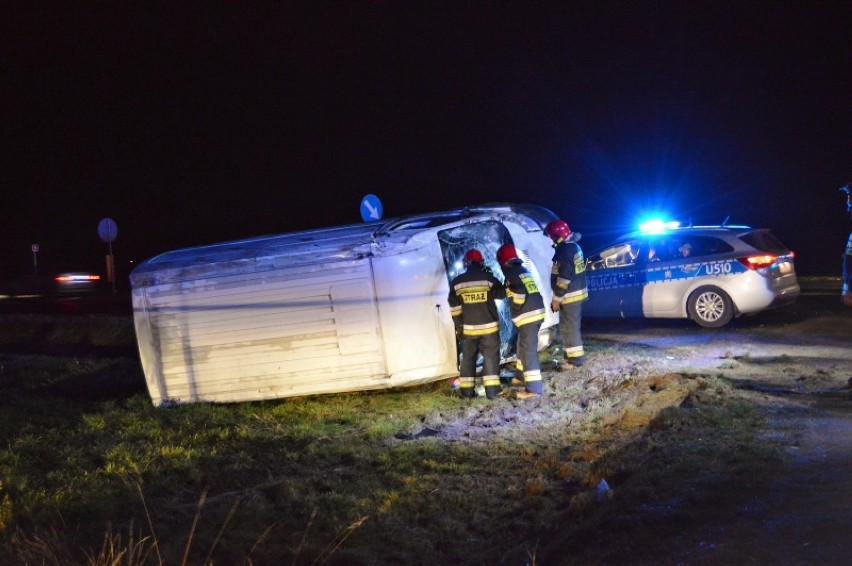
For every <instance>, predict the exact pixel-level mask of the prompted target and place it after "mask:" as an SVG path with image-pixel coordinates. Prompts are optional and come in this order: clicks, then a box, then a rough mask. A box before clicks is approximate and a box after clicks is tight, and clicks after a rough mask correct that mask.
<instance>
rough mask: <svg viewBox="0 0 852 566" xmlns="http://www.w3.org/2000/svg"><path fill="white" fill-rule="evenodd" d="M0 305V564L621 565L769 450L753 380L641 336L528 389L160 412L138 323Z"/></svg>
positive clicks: (761, 472)
mask: <svg viewBox="0 0 852 566" xmlns="http://www.w3.org/2000/svg"><path fill="white" fill-rule="evenodd" d="M2 322H3V324H2V325H0V351H1V352H3V353H2V354H0V434H2V438H3V439H4V443H3V444H2V445H0V562H2V563H4V564H35V563H38V564H80V563H88V564H119V563H120V564H214V563H215V564H356V565H357V564H436V563H444V564H588V563H608V561H612V563H618V562H619V561H620V560H621V559H623V557H625V556H630V555H633V556H637V557H641V556H653V555H654V552H655V549H654V544H655V541H656V540H659V539H661V538H663V537H665V536H666V533H670V534H671V536H672V537H673V536H675V535H674V533H677V532H679V530H682V529H683V527H684V525H685V524H689V523H690V521H695V520H705V519H706V516H707V515H706V514H707V513H708V510H710V509H713V508H717V509H719V510H720V511H719V512H723V510H724V509H725V508H726V507H725V505H724V504H723V503H724V502H723V501H720V500H722V499H724V498H726V497H730V498H735V497H740V496H742V494H743V493H746V492H749V493H752V494H753V493H755V492H756V491H759V490H761V489H763V488H762V487H761V486H762V485H764V484H761V483H758V482H755V481H754V478H758V477H767V476H768V475H770V474H771V473H772V470H773V468H774V467H776V466H777V463H778V461H779V448H778V445H777V444H774V443H772V442H766V441H765V439H763V440H757V439H758V435H759V434H760V432H761V430H762V428H763V426H764V424H765V414H764V411H763V410H762V409H761V406H760V404H759V403H756V402H755V393H754V392H753V391H748V390H743V389H740V388H735V387H734V386H733V384H732V382H731V380H730V379H726V377H725V376H724V372H723V371H721V370H718V369H713V370H710V371H705V370H695V371H693V370H682V369H681V370H672V371H660V370H659V366H658V364H656V363H655V357H657V356H658V355H659V353H658V352H656V351H653V350H650V349H648V348H645V347H642V346H635V347H625V346H624V345H619V344H614V343H609V342H606V341H594V340H590V341H589V342H588V343H587V348H588V350H589V363H588V364H587V365H586V367H584V368H583V369H579V370H575V369H572V370H566V371H564V372H562V373H553V372H550V371H548V372H545V374H546V375H545V377H546V384H547V393H546V395H545V396H544V397H543V398H542V399H541V400H539V401H529V400H528V401H518V400H512V399H500V400H498V401H488V400H485V399H476V400H473V401H463V400H461V399H459V398H457V397H454V396H452V395H450V393H449V388H448V386H447V384H446V383H436V384H432V385H429V386H424V387H420V388H416V389H409V390H402V391H393V392H384V393H357V394H345V395H327V396H321V397H310V398H294V399H286V400H282V401H274V402H262V403H242V404H229V405H209V404H198V405H186V406H177V407H170V408H154V407H153V406H152V405H151V403H150V399H149V398H148V396H147V392H146V390H145V387H144V379H143V376H142V373H141V368H140V367H139V364H138V360H137V358H136V354H135V342H134V340H135V339H134V336H133V328H132V322H131V320H130V319H129V318H124V317H71V318H53V317H32V316H9V317H6V318H4V320H3V321H2ZM547 357H548V354H547V353H544V354H543V359H544V360H546V359H547ZM731 486H739V488H741V489H740V490H739V491H738V490H737V489H732V488H731ZM625 531H627V532H631V533H632V534H633V536H631V537H623V536H619V537H615V536H612V533H623V532H625ZM690 551H691V550H690Z"/></svg>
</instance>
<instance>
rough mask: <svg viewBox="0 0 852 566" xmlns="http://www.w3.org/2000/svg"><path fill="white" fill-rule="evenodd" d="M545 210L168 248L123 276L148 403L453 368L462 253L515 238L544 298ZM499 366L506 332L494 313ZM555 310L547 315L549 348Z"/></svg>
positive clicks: (273, 392) (389, 383)
mask: <svg viewBox="0 0 852 566" xmlns="http://www.w3.org/2000/svg"><path fill="white" fill-rule="evenodd" d="M554 218H555V215H554V214H553V213H552V212H551V211H549V210H547V209H545V208H542V207H540V206H536V205H520V204H491V205H482V206H474V207H469V208H464V209H459V210H452V211H447V212H438V213H431V214H423V215H417V216H409V217H404V218H397V219H393V220H387V221H383V222H372V223H367V224H354V225H349V226H341V227H333V228H323V229H318V230H309V231H302V232H294V233H289V234H281V235H274V236H264V237H257V238H251V239H246V240H239V241H233V242H224V243H219V244H212V245H207V246H200V247H194V248H187V249H181V250H175V251H170V252H166V253H164V254H161V255H158V256H156V257H153V258H151V259H149V260H147V261H145V262H143V263H141V264H140V265H139V266H138V267H137V268H136V269H134V270H133V272H132V273H131V275H130V283H131V288H132V297H133V313H134V314H133V316H134V324H135V328H136V336H137V340H138V343H139V354H140V357H141V361H142V367H143V370H144V373H145V379H146V381H147V385H148V391H149V392H150V395H151V399H152V401H153V403H154V405H156V406H161V405H165V404H174V403H191V402H238V401H256V400H262V399H275V398H283V397H292V396H300V395H314V394H322V393H336V392H345V391H356V390H368V389H385V388H392V387H400V386H408V385H416V384H419V383H425V382H428V381H435V380H439V379H445V378H449V377H453V376H455V375H458V353H457V346H456V337H455V332H454V327H453V322H452V319H451V316H450V312H449V307H448V305H447V294H448V291H449V282H450V281H451V280H452V278H453V277H455V275H456V274H457V272H458V270H459V269H460V268H461V261H460V260H461V258H462V256H463V255H464V253H465V252H466V251H467V250H468V249H470V248H472V247H476V248H478V249H480V250H481V251H482V252H483V254H484V256H485V258H486V262H487V263H489V265H491V267H492V269H493V271H494V273H495V275H497V277H498V278H500V279H502V273H501V271H500V269H499V267H498V266H497V265H496V260H495V253H496V250H497V248H499V247H500V246H501V245H502V244H504V243H513V244H514V245H515V247H516V248H517V249H518V253H519V255H521V257H522V259H523V260H524V263H525V264H526V265H527V267H528V268H529V269H530V270H531V271H532V273H533V275H534V276H535V277H536V279H537V281H538V284H539V288H540V289H541V292H542V294H543V295H544V298H545V304H549V302H550V286H549V284H548V278H549V276H550V265H551V257H552V249H551V246H550V240H549V239H548V238H547V237H545V236H544V235H543V232H542V230H543V227H544V226H545V225H546V224H547V223H548V222H549V221H550V220H553V219H554ZM501 311H502V314H503V315H504V316H503V317H502V318H503V319H504V324H503V328H502V329H501V339H502V341H503V352H502V353H503V356H504V360H510V359H511V358H512V356H513V355H514V354H513V348H514V346H513V344H514V340H513V334H514V328H513V326H512V323H511V320H510V319H509V316H508V306H507V305H503V306H502V307H501ZM557 322H558V320H557V315H556V314H553V313H550V312H548V313H547V318H546V319H545V321H544V323H543V325H542V330H541V335H540V338H541V339H540V341H539V347H540V349H541V348H544V347H546V346H547V345H548V344H549V343H550V341H551V338H552V334H553V331H554V330H555V325H556V323H557Z"/></svg>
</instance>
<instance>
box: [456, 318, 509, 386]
mask: <svg viewBox="0 0 852 566" xmlns="http://www.w3.org/2000/svg"><path fill="white" fill-rule="evenodd" d="M477 353H481V354H482V358H483V364H482V384H483V385H484V386H485V396H486V397H488V398H489V399H494V398H496V397H497V395H498V394H499V393H500V333H499V332H492V333H490V334H482V335H479V336H463V337H462V359H461V364H460V366H459V386H460V393H461V395H462V397H475V396H476V389H475V386H476V382H475V380H476V357H477Z"/></svg>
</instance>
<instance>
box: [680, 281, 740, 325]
mask: <svg viewBox="0 0 852 566" xmlns="http://www.w3.org/2000/svg"><path fill="white" fill-rule="evenodd" d="M687 310H688V312H689V318H691V319H692V320H694V321H695V322H696V323H697V324H698V325H699V326H703V327H705V328H720V327H722V326H725V325H726V324H728V323H729V322H730V321H731V319H732V318H734V304H733V302H732V301H731V298H730V297H729V296H728V294H727V293H725V292H724V291H723V290H721V289H719V288H718V287H712V286H709V285H708V286H705V287H699V288H698V289H696V290H695V291H693V292H692V294H691V295H690V296H689V299H688V301H687Z"/></svg>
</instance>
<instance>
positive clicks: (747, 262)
mask: <svg viewBox="0 0 852 566" xmlns="http://www.w3.org/2000/svg"><path fill="white" fill-rule="evenodd" d="M777 259H778V256H774V255H768V254H767V255H750V256H747V257H739V258H737V261H738V262H740V263H741V264H743V265H744V266H746V267H748V268H749V269H752V270H754V269H761V268H764V267H769V266H770V265H772V264H773V263H775V261H776V260H777Z"/></svg>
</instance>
